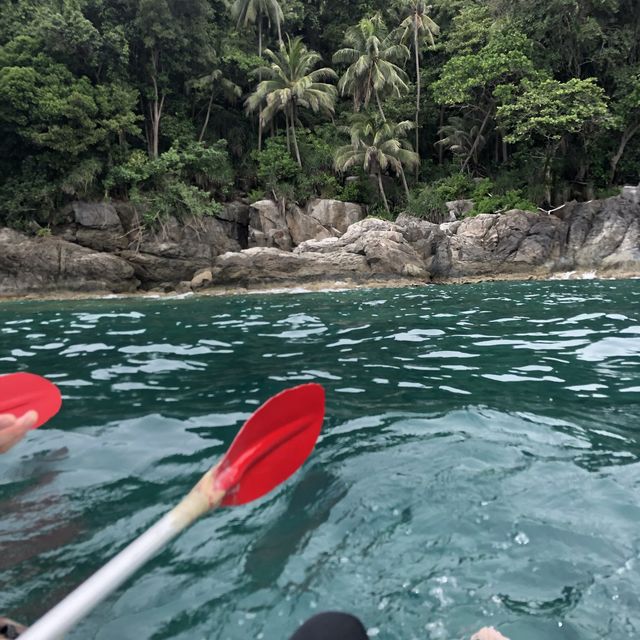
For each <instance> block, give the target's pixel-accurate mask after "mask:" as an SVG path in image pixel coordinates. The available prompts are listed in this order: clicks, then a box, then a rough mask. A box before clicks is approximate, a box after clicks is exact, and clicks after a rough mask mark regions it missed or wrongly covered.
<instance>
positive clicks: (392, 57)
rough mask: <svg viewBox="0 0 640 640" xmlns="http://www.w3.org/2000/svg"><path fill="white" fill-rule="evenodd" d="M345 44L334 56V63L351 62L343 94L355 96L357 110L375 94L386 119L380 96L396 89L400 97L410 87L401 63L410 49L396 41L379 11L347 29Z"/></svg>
mask: <svg viewBox="0 0 640 640" xmlns="http://www.w3.org/2000/svg"><path fill="white" fill-rule="evenodd" d="M345 44H346V45H348V46H347V47H345V48H344V49H340V50H339V51H336V53H335V54H334V56H333V61H334V62H336V63H344V64H348V65H349V67H348V68H347V70H346V71H345V73H344V75H343V76H342V78H340V82H339V83H338V89H339V91H340V93H341V95H345V93H350V94H351V95H353V106H354V110H355V111H358V110H359V109H360V106H361V105H362V104H363V105H364V106H365V107H367V106H368V105H369V101H370V100H371V98H372V97H374V98H375V100H376V103H377V105H378V109H379V111H380V115H381V116H382V119H383V120H385V119H386V118H385V115H384V111H383V110H382V104H381V102H380V95H381V94H383V93H390V92H393V93H395V94H396V95H398V96H399V95H401V93H402V92H403V91H408V90H409V87H408V86H407V74H406V73H405V72H404V71H403V69H401V68H400V67H399V66H398V63H402V62H404V60H406V58H407V57H408V56H409V50H408V49H407V47H406V46H405V45H404V44H398V43H397V42H395V40H394V38H393V37H392V35H391V34H389V33H388V32H387V28H386V26H385V24H384V21H383V20H382V16H381V15H380V14H379V13H377V14H375V15H374V16H373V17H371V18H363V19H362V20H360V22H359V23H358V24H357V25H356V26H355V27H350V28H349V29H347V32H346V34H345Z"/></svg>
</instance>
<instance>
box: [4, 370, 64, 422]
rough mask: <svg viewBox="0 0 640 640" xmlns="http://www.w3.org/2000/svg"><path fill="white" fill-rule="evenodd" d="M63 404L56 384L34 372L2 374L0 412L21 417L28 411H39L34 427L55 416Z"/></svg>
mask: <svg viewBox="0 0 640 640" xmlns="http://www.w3.org/2000/svg"><path fill="white" fill-rule="evenodd" d="M61 406H62V396H61V395H60V390H59V389H58V387H56V385H55V384H53V383H52V382H49V381H48V380H46V379H45V378H42V377H41V376H37V375H35V374H33V373H10V374H9V375H6V376H0V414H3V413H11V414H13V415H14V416H16V418H21V417H22V416H23V415H24V414H25V413H27V411H37V412H38V422H37V423H36V426H35V427H34V429H37V428H38V427H41V426H42V425H43V424H44V423H45V422H47V420H50V419H51V418H53V416H55V415H56V413H58V411H59V410H60V407H61Z"/></svg>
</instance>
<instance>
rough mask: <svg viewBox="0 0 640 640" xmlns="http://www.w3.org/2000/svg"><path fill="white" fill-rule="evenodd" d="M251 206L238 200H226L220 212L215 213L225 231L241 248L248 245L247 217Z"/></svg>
mask: <svg viewBox="0 0 640 640" xmlns="http://www.w3.org/2000/svg"><path fill="white" fill-rule="evenodd" d="M250 217H251V207H250V206H249V205H248V204H246V203H244V202H241V201H239V200H235V201H233V202H228V203H227V204H225V205H224V206H223V208H222V212H221V213H219V214H217V215H216V218H217V219H218V220H219V221H220V222H221V224H222V226H223V228H224V229H225V233H226V234H227V235H228V236H229V237H230V238H231V239H233V240H235V241H236V242H237V243H238V245H239V246H240V247H241V248H242V249H246V248H247V247H248V246H249V219H250Z"/></svg>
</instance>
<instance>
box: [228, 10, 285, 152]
mask: <svg viewBox="0 0 640 640" xmlns="http://www.w3.org/2000/svg"><path fill="white" fill-rule="evenodd" d="M231 13H232V15H233V17H234V18H235V20H236V27H237V28H238V30H240V29H246V28H247V27H248V26H249V25H253V24H256V23H257V25H258V56H259V57H260V58H262V29H263V23H264V21H265V19H266V20H267V23H268V26H269V27H271V26H272V25H273V24H275V25H276V29H277V31H278V44H279V45H280V46H282V23H283V22H284V14H283V13H282V7H281V6H280V3H279V2H278V0H234V3H233V5H232V6H231ZM260 80H262V78H260ZM260 149H262V121H261V120H259V121H258V150H260Z"/></svg>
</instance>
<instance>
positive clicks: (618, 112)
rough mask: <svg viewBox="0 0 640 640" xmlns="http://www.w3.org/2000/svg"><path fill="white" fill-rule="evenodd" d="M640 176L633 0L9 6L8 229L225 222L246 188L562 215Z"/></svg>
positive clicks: (0, 144)
mask: <svg viewBox="0 0 640 640" xmlns="http://www.w3.org/2000/svg"><path fill="white" fill-rule="evenodd" d="M416 152H418V153H416ZM639 174H640V4H638V2H637V0H433V2H432V3H431V4H430V5H427V4H426V3H424V2H422V1H421V0H395V1H392V2H388V1H386V2H383V1H382V0H331V1H329V0H321V1H320V2H313V3H312V2H311V1H310V0H235V2H227V1H226V0H189V1H188V2H184V0H5V1H4V2H3V3H2V4H1V5H0V223H8V224H12V225H14V226H22V227H33V226H34V224H33V223H34V222H35V223H37V225H41V226H46V225H47V223H48V220H49V218H50V215H51V214H52V212H53V211H55V210H56V209H57V208H58V207H60V206H61V205H63V204H64V203H65V202H67V201H69V200H71V199H74V198H102V197H113V198H127V199H130V200H131V201H133V202H135V203H137V204H139V205H140V206H141V208H142V210H143V211H144V212H145V216H146V219H147V220H150V221H153V220H155V219H157V218H158V217H162V216H165V215H168V214H170V213H171V214H176V215H184V214H196V215H215V213H216V212H217V211H218V210H219V207H220V203H222V202H224V200H226V199H229V198H231V197H235V196H238V195H250V197H253V198H258V197H264V196H265V195H266V196H271V197H276V198H278V199H283V198H284V199H287V200H297V201H299V202H303V201H305V200H306V199H308V198H310V197H313V196H326V197H337V198H343V199H350V198H351V199H357V200H361V201H363V202H365V203H367V204H369V205H371V206H372V208H374V209H375V208H377V210H383V209H385V208H386V210H387V211H391V210H400V209H403V208H405V207H406V208H408V209H409V210H410V211H413V212H415V213H417V214H419V215H423V216H427V217H431V218H433V219H439V218H440V217H441V216H442V212H443V207H444V202H446V201H447V200H450V199H456V198H462V197H472V198H473V199H474V200H476V202H477V205H476V208H475V212H476V213H477V212H479V211H488V212H494V211H499V210H503V209H505V208H511V207H513V206H519V207H525V208H527V207H528V208H531V207H535V206H553V205H555V204H558V203H559V202H561V201H563V200H565V199H568V198H571V197H577V198H591V197H593V196H594V195H597V193H598V192H604V191H605V190H606V189H608V188H610V187H611V186H612V185H614V184H618V183H621V182H633V183H637V182H638V176H639ZM350 175H351V176H352V177H349V176H350ZM387 192H389V193H387Z"/></svg>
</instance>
